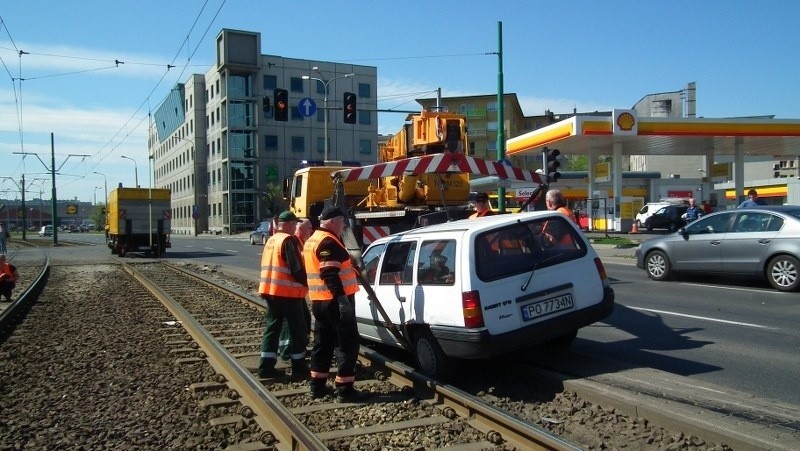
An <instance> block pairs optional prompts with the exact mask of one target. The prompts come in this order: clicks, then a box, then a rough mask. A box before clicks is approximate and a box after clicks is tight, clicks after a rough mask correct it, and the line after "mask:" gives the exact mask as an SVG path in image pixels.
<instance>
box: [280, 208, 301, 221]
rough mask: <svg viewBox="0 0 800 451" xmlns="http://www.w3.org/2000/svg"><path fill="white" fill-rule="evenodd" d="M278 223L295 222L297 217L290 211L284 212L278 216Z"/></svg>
mask: <svg viewBox="0 0 800 451" xmlns="http://www.w3.org/2000/svg"><path fill="white" fill-rule="evenodd" d="M278 221H280V222H289V221H297V216H295V215H294V213H292V212H291V211H289V210H286V211H284V212H283V213H281V214H279V215H278Z"/></svg>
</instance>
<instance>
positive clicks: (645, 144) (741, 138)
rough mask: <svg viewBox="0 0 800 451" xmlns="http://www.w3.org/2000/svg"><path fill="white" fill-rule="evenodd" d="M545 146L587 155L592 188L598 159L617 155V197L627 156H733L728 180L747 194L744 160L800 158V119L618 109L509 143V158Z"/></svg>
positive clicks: (535, 152)
mask: <svg viewBox="0 0 800 451" xmlns="http://www.w3.org/2000/svg"><path fill="white" fill-rule="evenodd" d="M545 147H557V148H558V149H559V150H560V151H561V152H562V153H567V154H572V155H588V156H589V162H590V164H589V169H590V172H589V180H590V184H591V181H592V179H593V178H594V177H593V174H592V170H593V165H594V163H596V159H597V157H598V156H600V155H611V156H613V160H612V161H613V166H612V172H613V176H612V180H613V183H614V185H618V184H620V186H615V187H614V188H615V192H617V193H619V192H621V190H620V188H621V177H618V176H617V175H618V174H621V171H622V168H621V164H620V162H621V160H622V157H623V156H629V155H675V156H676V157H679V156H680V155H705V156H706V157H707V158H706V161H708V162H713V161H714V160H715V156H716V155H734V158H733V174H730V176H731V177H730V178H731V179H733V181H734V183H735V186H736V192H743V189H744V180H743V178H744V157H745V156H749V155H759V156H776V157H779V156H796V155H800V120H796V119H761V118H759V119H752V118H736V119H707V118H657V117H637V116H636V112H635V110H614V112H613V114H612V115H611V116H574V117H571V118H569V119H565V120H563V121H560V122H557V123H555V124H551V125H549V126H547V127H543V128H541V129H538V130H534V131H532V132H529V133H526V134H524V135H520V136H518V137H515V138H512V139H509V140H508V141H507V143H506V155H507V156H520V155H526V154H528V155H540V154H541V151H542V150H543V149H544V148H545ZM709 164H710V163H709ZM706 169H707V170H708V171H709V174H710V173H711V172H710V171H711V168H710V167H709V168H706ZM590 189H591V188H590ZM590 192H591V191H590Z"/></svg>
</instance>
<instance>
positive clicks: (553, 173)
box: [543, 147, 561, 183]
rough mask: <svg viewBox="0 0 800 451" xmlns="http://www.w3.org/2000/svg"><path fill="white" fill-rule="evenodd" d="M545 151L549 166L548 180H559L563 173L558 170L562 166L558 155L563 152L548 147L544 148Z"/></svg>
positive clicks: (546, 164)
mask: <svg viewBox="0 0 800 451" xmlns="http://www.w3.org/2000/svg"><path fill="white" fill-rule="evenodd" d="M543 152H544V157H545V166H546V167H547V182H548V183H550V182H557V181H558V178H559V177H561V173H560V172H558V168H559V167H560V166H561V163H560V162H559V161H558V156H559V155H561V152H559V151H558V149H548V148H547V147H545V148H544V150H543Z"/></svg>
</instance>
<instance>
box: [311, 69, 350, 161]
mask: <svg viewBox="0 0 800 451" xmlns="http://www.w3.org/2000/svg"><path fill="white" fill-rule="evenodd" d="M311 70H313V71H315V72H316V73H318V74H319V76H320V77H322V72H320V70H319V67H317V66H314V67H312V68H311ZM354 75H355V74H354V73H350V74H344V75H340V76H338V77H333V78H331V79H330V80H325V79H324V78H317V77H311V76H308V75H303V80H316V81H318V82H320V83H322V86H323V87H324V88H325V97H323V98H322V109H323V110H324V111H325V132H324V133H325V161H328V86H329V85H330V84H331V83H333V82H334V81H336V80H339V79H341V78H350V77H352V76H354Z"/></svg>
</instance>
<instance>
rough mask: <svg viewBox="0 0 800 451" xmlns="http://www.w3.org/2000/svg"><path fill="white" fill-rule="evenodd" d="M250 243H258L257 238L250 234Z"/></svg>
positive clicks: (252, 244) (253, 244)
mask: <svg viewBox="0 0 800 451" xmlns="http://www.w3.org/2000/svg"><path fill="white" fill-rule="evenodd" d="M250 245H251V246H255V245H256V240H254V239H253V235H250Z"/></svg>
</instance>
